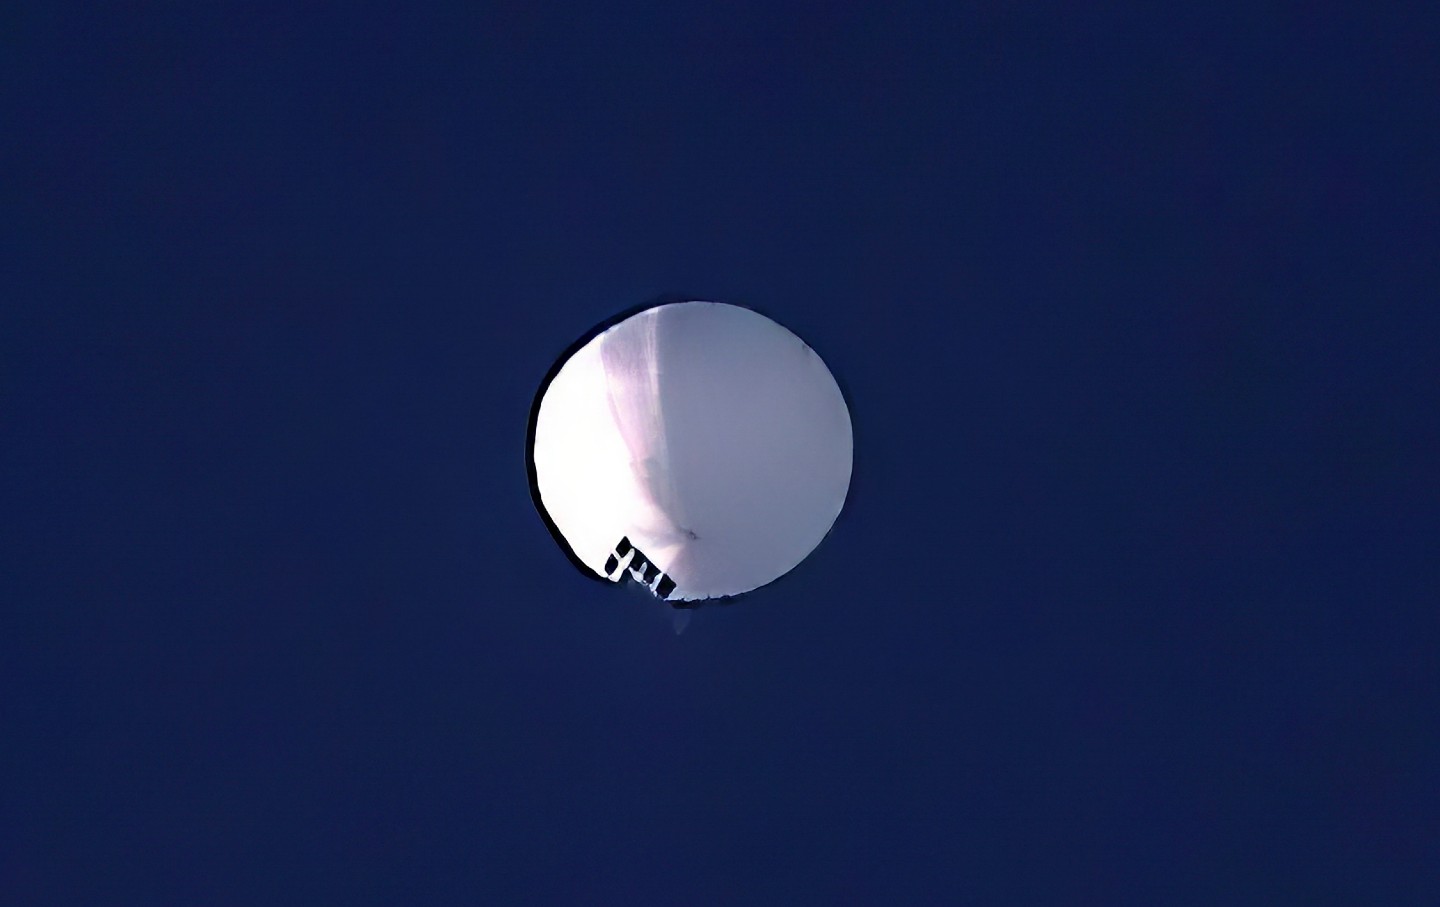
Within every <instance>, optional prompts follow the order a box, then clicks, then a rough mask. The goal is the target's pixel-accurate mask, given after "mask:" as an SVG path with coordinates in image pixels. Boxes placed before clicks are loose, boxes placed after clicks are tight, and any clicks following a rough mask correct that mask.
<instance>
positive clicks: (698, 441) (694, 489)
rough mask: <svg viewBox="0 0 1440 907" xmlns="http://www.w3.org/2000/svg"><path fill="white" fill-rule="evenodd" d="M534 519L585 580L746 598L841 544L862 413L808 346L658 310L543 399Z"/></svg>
mask: <svg viewBox="0 0 1440 907" xmlns="http://www.w3.org/2000/svg"><path fill="white" fill-rule="evenodd" d="M531 432H532V440H531V449H530V457H531V462H530V469H531V480H532V487H533V489H534V492H535V495H536V499H537V500H536V503H537V505H538V506H539V507H540V508H541V510H542V512H543V513H544V514H545V515H546V516H547V518H548V521H549V522H550V524H551V527H552V530H553V531H554V532H555V533H556V535H557V537H558V540H559V541H560V542H561V543H562V544H563V545H565V546H567V547H568V549H569V552H570V554H571V555H572V557H573V559H574V560H576V561H577V562H579V563H580V564H581V565H583V566H584V567H585V568H586V569H588V570H589V571H592V572H594V573H595V574H597V575H599V576H602V577H606V578H608V579H612V580H620V579H622V578H623V577H624V576H625V575H626V574H627V573H628V574H629V575H631V576H632V577H634V578H636V579H637V580H639V581H641V582H643V583H645V584H646V585H647V586H649V587H650V588H651V589H652V591H655V592H656V593H657V594H658V595H660V596H661V597H662V598H666V599H669V600H671V601H698V600H700V599H706V598H716V597H721V596H733V595H739V594H741V593H743V592H748V591H750V590H752V589H755V588H757V587H759V586H763V585H765V584H766V583H768V582H771V581H772V580H774V579H776V578H778V577H780V576H782V575H783V574H785V573H787V572H788V571H790V570H791V569H792V568H794V567H795V565H796V564H798V563H800V561H802V560H804V559H805V557H806V556H807V555H808V554H809V553H810V552H811V551H812V550H814V548H815V546H816V545H818V544H819V543H820V540H821V539H823V538H824V537H825V534H826V533H827V532H829V530H830V527H831V525H832V524H833V523H834V522H835V518H836V517H837V516H838V515H839V513H840V509H841V507H842V506H843V505H844V503H845V495H846V492H847V491H848V490H849V487H850V470H851V459H852V453H853V441H852V436H851V427H850V412H849V410H848V408H847V407H846V405H845V399H844V397H843V396H842V395H841V393H840V388H839V387H838V386H837V385H836V383H835V379H834V377H833V376H832V375H831V374H830V370H829V369H827V368H826V367H825V363H824V362H822V361H821V360H820V357H819V356H818V355H816V353H815V351H814V350H812V349H810V347H808V346H806V345H805V343H804V342H803V341H801V340H800V338H798V337H796V336H795V335H794V334H792V333H790V332H789V331H787V330H786V329H785V328H783V327H781V326H780V325H778V324H776V323H775V322H773V321H771V320H770V319H768V318H766V317H765V316H763V315H760V314H758V313H756V312H753V311H751V310H749V309H745V308H741V307H739V306H733V305H724V304H721V303H713V302H681V303H671V304H667V305H660V306H656V307H655V308H650V309H646V310H644V311H642V312H639V313H638V314H635V315H632V316H631V317H629V318H627V319H625V320H624V321H621V322H620V323H618V324H616V325H614V326H613V327H610V328H609V329H607V330H605V331H603V332H601V333H599V334H597V335H596V336H595V337H593V338H591V339H590V340H589V342H587V343H585V344H584V345H583V346H581V347H580V348H579V349H578V350H576V351H575V352H574V353H573V354H572V355H571V356H570V357H569V358H568V359H566V360H565V361H564V362H563V364H562V365H561V366H560V368H559V370H558V371H557V372H555V373H554V374H553V377H552V378H551V379H550V381H549V383H548V386H546V387H544V388H542V392H541V397H540V399H539V404H538V407H537V409H536V411H535V413H534V415H533V421H532V426H531Z"/></svg>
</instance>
